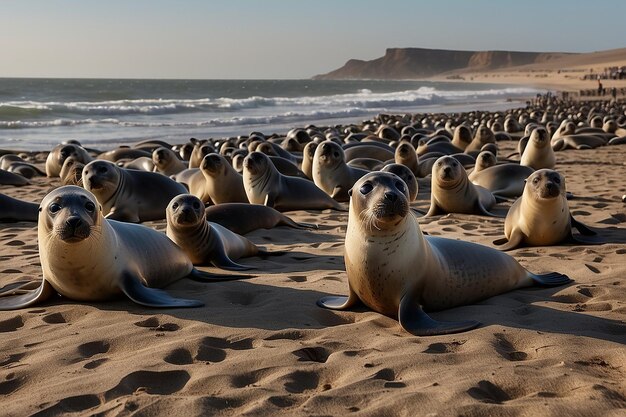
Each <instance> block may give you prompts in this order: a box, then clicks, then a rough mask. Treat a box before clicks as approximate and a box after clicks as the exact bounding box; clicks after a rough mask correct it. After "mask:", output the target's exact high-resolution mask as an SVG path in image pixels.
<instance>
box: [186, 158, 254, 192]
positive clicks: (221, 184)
mask: <svg viewBox="0 0 626 417" xmlns="http://www.w3.org/2000/svg"><path fill="white" fill-rule="evenodd" d="M200 172H202V176H203V179H204V181H194V182H192V183H191V184H190V187H189V191H190V192H191V194H193V195H195V196H196V197H198V198H200V200H202V202H203V203H207V202H209V201H211V202H213V204H221V203H247V202H248V197H247V196H246V190H245V189H244V188H243V177H242V176H241V174H240V173H238V172H237V171H235V169H234V168H233V167H232V166H231V165H230V164H229V163H228V161H227V160H226V159H225V158H224V157H223V156H222V155H220V154H217V153H210V154H208V155H206V156H205V157H204V159H202V162H201V163H200Z"/></svg>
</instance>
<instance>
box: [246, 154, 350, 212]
mask: <svg viewBox="0 0 626 417" xmlns="http://www.w3.org/2000/svg"><path fill="white" fill-rule="evenodd" d="M243 185H244V188H245V190H246V195H247V196H248V201H250V203H252V204H263V205H266V206H269V207H273V208H275V209H276V210H278V211H290V210H323V209H327V208H333V209H336V210H342V211H343V210H344V209H343V207H342V206H341V204H339V202H337V201H335V200H333V199H332V198H331V197H330V196H329V195H328V194H326V193H325V192H324V191H323V190H320V189H319V188H318V187H317V186H316V185H315V184H313V183H312V182H311V181H308V180H305V179H302V178H297V177H287V176H285V175H282V174H281V173H280V172H278V171H277V170H276V168H275V167H274V165H273V164H272V162H271V161H270V160H269V157H268V156H267V155H265V154H263V153H261V152H251V153H250V154H249V155H248V156H246V158H245V159H244V161H243Z"/></svg>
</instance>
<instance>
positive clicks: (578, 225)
mask: <svg viewBox="0 0 626 417" xmlns="http://www.w3.org/2000/svg"><path fill="white" fill-rule="evenodd" d="M570 222H571V225H572V227H573V228H575V229H577V230H578V231H579V232H580V234H581V235H585V236H595V235H597V233H596V232H594V231H593V230H591V229H590V228H588V227H587V226H585V225H584V224H582V223H581V222H579V221H578V220H576V219H575V218H574V217H573V216H572V215H570Z"/></svg>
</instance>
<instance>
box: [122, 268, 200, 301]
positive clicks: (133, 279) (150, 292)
mask: <svg viewBox="0 0 626 417" xmlns="http://www.w3.org/2000/svg"><path fill="white" fill-rule="evenodd" d="M119 285H120V289H121V290H122V292H123V293H124V294H126V295H127V296H128V298H130V299H131V300H133V301H134V302H135V303H137V304H141V305H144V306H147V307H161V308H163V307H202V306H203V305H204V303H203V302H201V301H197V300H186V299H184V298H174V297H172V296H171V295H169V294H168V293H167V292H166V291H163V290H159V289H156V288H148V287H146V286H145V285H143V284H142V283H141V279H140V278H139V277H138V276H136V275H133V274H131V273H130V272H128V271H126V272H124V273H123V274H122V277H121V279H120V283H119Z"/></svg>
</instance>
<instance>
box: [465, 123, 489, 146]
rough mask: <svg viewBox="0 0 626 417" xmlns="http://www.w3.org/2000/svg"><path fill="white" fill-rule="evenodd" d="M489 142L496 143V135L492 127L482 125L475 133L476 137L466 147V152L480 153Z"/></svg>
mask: <svg viewBox="0 0 626 417" xmlns="http://www.w3.org/2000/svg"><path fill="white" fill-rule="evenodd" d="M488 143H496V137H495V136H494V134H493V132H492V131H491V129H489V128H488V127H487V126H485V125H480V126H479V127H478V129H477V130H476V133H475V134H474V139H472V142H471V143H470V144H469V145H467V147H466V148H465V153H472V152H476V153H479V152H480V149H481V148H482V147H483V146H485V145H486V144H488Z"/></svg>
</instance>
